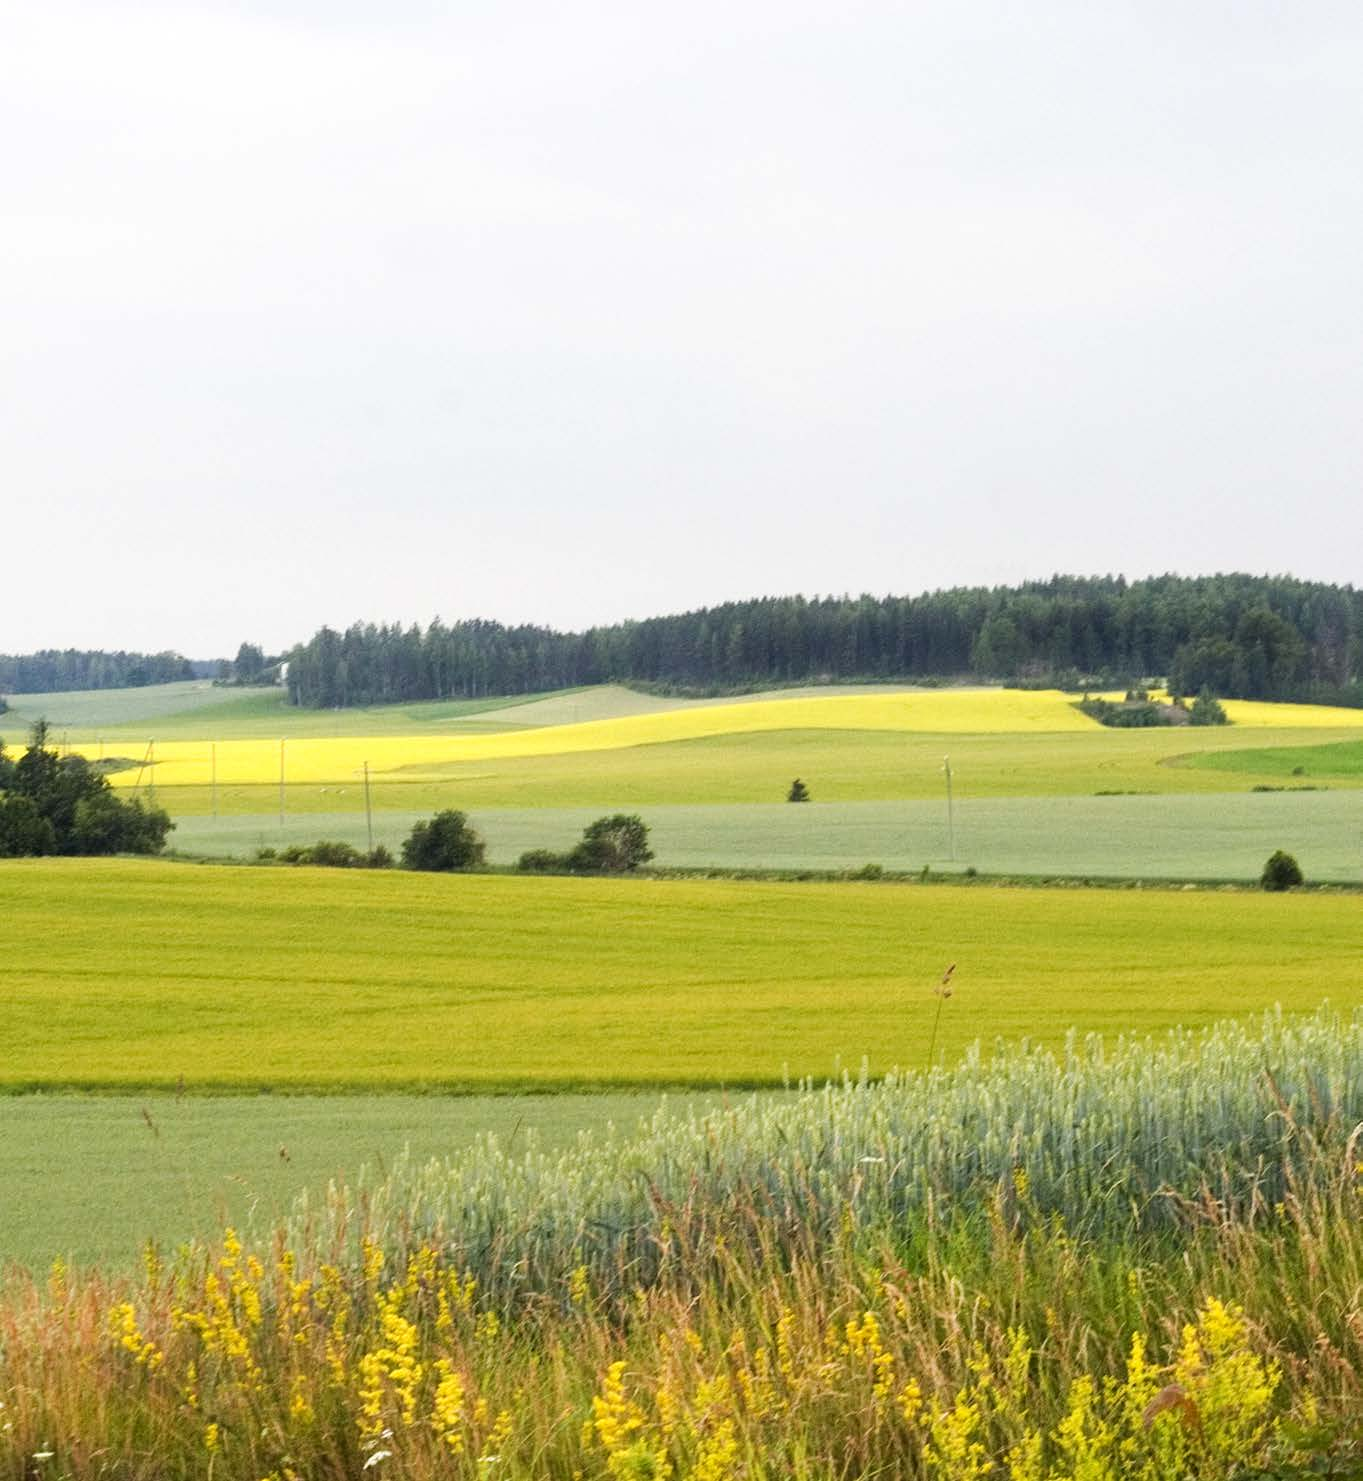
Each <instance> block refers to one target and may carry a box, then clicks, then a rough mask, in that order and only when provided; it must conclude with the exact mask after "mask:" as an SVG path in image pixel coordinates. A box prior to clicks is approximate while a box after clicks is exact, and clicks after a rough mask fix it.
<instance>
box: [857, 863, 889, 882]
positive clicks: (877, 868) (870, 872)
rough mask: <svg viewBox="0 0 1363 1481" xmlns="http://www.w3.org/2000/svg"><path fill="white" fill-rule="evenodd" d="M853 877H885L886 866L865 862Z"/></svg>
mask: <svg viewBox="0 0 1363 1481" xmlns="http://www.w3.org/2000/svg"><path fill="white" fill-rule="evenodd" d="M852 878H853V879H884V878H885V868H884V866H883V865H881V864H863V865H862V866H861V868H860V869H858V870H857V871H856V873H855V874H853V876H852Z"/></svg>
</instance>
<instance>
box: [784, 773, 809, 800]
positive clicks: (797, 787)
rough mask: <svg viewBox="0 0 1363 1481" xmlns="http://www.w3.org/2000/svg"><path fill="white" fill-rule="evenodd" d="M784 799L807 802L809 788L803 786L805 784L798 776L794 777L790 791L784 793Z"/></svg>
mask: <svg viewBox="0 0 1363 1481" xmlns="http://www.w3.org/2000/svg"><path fill="white" fill-rule="evenodd" d="M786 801H787V802H808V801H809V788H808V787H806V786H805V784H804V783H803V782H802V781H801V780H800V778H799V777H796V778H795V780H794V781H793V782H792V783H791V784H790V791H789V792H787V793H786Z"/></svg>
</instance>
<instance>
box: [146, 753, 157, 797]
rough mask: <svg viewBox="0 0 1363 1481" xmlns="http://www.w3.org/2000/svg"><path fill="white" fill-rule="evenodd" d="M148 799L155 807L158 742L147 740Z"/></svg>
mask: <svg viewBox="0 0 1363 1481" xmlns="http://www.w3.org/2000/svg"><path fill="white" fill-rule="evenodd" d="M147 766H148V768H149V770H148V772H147V801H148V802H150V803H151V804H152V806H153V807H154V806H155V805H156V742H155V741H154V740H149V741H148V742H147Z"/></svg>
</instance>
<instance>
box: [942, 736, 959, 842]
mask: <svg viewBox="0 0 1363 1481" xmlns="http://www.w3.org/2000/svg"><path fill="white" fill-rule="evenodd" d="M942 770H943V771H944V772H946V777H947V849H948V851H949V853H950V856H951V862H952V863H953V864H954V863H955V862H956V814H955V811H954V809H953V807H952V800H951V757H950V756H943V757H942Z"/></svg>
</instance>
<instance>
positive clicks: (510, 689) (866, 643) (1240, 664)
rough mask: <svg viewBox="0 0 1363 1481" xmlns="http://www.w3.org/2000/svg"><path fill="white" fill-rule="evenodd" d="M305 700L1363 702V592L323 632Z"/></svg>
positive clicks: (1147, 595) (1145, 586)
mask: <svg viewBox="0 0 1363 1481" xmlns="http://www.w3.org/2000/svg"><path fill="white" fill-rule="evenodd" d="M284 656H285V657H286V658H287V660H288V665H289V666H288V681H287V682H288V690H289V697H290V699H291V701H292V702H293V703H295V704H298V705H302V706H306V707H311V708H330V707H335V706H346V705H361V704H383V703H394V702H400V701H411V700H423V699H456V698H477V697H480V696H484V695H494V694H526V693H534V692H536V691H540V690H551V689H562V688H569V687H572V686H576V685H584V684H601V683H610V682H617V683H626V684H634V685H640V686H658V687H660V688H663V689H667V690H670V691H671V692H677V693H694V694H699V693H715V692H723V691H724V690H732V691H737V690H739V689H745V688H752V687H761V686H763V685H767V686H774V685H780V684H794V683H807V682H811V681H812V682H829V681H833V680H842V681H851V680H861V681H868V680H869V681H876V680H882V681H889V680H914V679H917V680H923V679H929V680H930V679H940V678H946V677H961V676H967V675H970V676H974V677H978V678H992V679H1001V680H1005V681H1011V682H1019V683H1031V684H1037V685H1043V684H1044V685H1050V684H1057V685H1060V686H1061V687H1073V688H1075V689H1080V688H1082V687H1084V686H1085V685H1089V686H1090V687H1098V686H1100V685H1101V686H1103V687H1122V688H1125V687H1127V686H1128V685H1131V684H1136V683H1139V681H1140V680H1141V679H1142V678H1145V677H1147V676H1153V675H1160V676H1166V677H1167V678H1168V681H1169V684H1170V687H1171V688H1174V689H1176V690H1177V691H1178V692H1180V693H1183V694H1198V693H1200V692H1201V691H1202V690H1204V689H1207V690H1210V691H1212V692H1213V693H1215V694H1219V695H1222V696H1227V697H1232V698H1238V699H1277V700H1282V699H1302V700H1316V701H1319V702H1321V703H1330V704H1348V705H1363V591H1356V590H1354V588H1353V587H1351V586H1331V585H1325V584H1323V583H1319V582H1308V581H1298V580H1295V579H1293V578H1291V577H1286V576H1272V577H1270V576H1247V575H1223V576H1208V577H1179V576H1159V577H1154V578H1151V579H1149V580H1143V581H1131V582H1128V581H1127V580H1125V578H1123V577H1121V576H1103V577H1074V576H1056V577H1053V578H1052V579H1050V580H1049V581H1038V582H1028V583H1026V584H1025V585H1022V586H1018V587H994V588H984V587H956V588H953V589H950V590H945V591H934V592H928V593H925V594H923V595H921V596H914V597H872V596H861V597H855V598H853V597H815V598H806V597H801V596H794V597H765V598H760V599H757V600H753V601H746V602H727V603H725V604H723V605H722V606H717V607H710V608H702V609H699V610H697V611H693V612H684V613H681V614H680V615H677V616H671V617H652V618H648V619H646V620H644V621H638V622H623V623H618V624H615V625H613V626H606V627H594V628H591V629H589V630H587V631H585V632H580V633H565V632H556V631H554V630H553V629H550V628H544V627H533V626H525V625H522V626H514V627H507V626H504V625H503V624H501V623H498V622H490V621H485V620H474V621H467V622H456V623H452V624H446V623H442V622H441V621H439V620H438V619H437V620H436V621H434V622H432V623H431V624H430V626H429V627H427V628H425V629H424V630H423V629H422V628H420V627H418V626H415V625H413V626H410V627H402V626H401V625H398V624H393V625H375V624H373V623H369V624H361V623H356V624H355V625H353V626H352V627H350V628H348V629H347V630H346V631H345V632H337V631H335V630H334V629H332V628H328V627H323V628H321V629H320V630H319V631H318V632H317V633H316V634H315V635H314V636H313V637H312V638H311V639H310V640H309V641H308V642H306V643H303V644H300V645H298V646H297V647H295V648H294V649H293V650H292V651H290V652H289V653H287V654H286V655H284Z"/></svg>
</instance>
